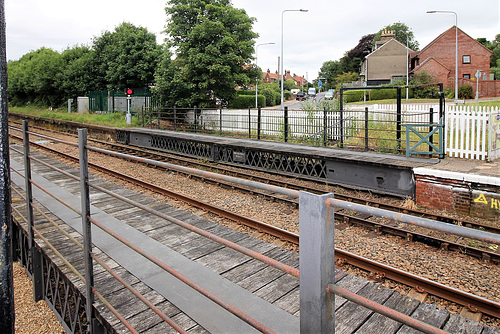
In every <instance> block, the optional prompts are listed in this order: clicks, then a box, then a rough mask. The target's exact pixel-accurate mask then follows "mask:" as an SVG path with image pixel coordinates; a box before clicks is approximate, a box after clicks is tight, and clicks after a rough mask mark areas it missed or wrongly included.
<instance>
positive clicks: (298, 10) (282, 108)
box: [280, 9, 308, 110]
mask: <svg viewBox="0 0 500 334" xmlns="http://www.w3.org/2000/svg"><path fill="white" fill-rule="evenodd" d="M285 12H308V10H307V9H285V10H284V11H282V12H281V68H280V71H281V110H284V109H285V108H284V106H283V14H285Z"/></svg>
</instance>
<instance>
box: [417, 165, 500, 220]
mask: <svg viewBox="0 0 500 334" xmlns="http://www.w3.org/2000/svg"><path fill="white" fill-rule="evenodd" d="M415 181H416V202H417V205H419V206H421V207H424V208H428V209H435V210H444V211H449V212H457V213H459V214H462V215H466V216H471V217H480V218H486V219H498V218H499V217H500V187H498V186H492V185H483V184H477V183H473V182H469V181H465V180H454V179H446V178H442V177H435V176H431V175H417V174H415Z"/></svg>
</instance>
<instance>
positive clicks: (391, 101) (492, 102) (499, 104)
mask: <svg viewBox="0 0 500 334" xmlns="http://www.w3.org/2000/svg"><path fill="white" fill-rule="evenodd" d="M467 101H470V102H467ZM396 102H397V100H396V99H387V100H377V101H366V103H365V102H350V103H348V104H354V105H356V104H395V103H396ZM438 102H439V101H438V100H437V99H409V100H408V101H406V99H403V100H402V101H401V103H403V104H406V103H410V104H411V103H438ZM445 103H446V104H453V99H446V101H445ZM465 105H466V106H478V105H479V106H486V107H489V106H491V107H499V108H500V97H498V98H495V100H488V101H480V102H479V103H476V102H475V101H474V100H466V103H465Z"/></svg>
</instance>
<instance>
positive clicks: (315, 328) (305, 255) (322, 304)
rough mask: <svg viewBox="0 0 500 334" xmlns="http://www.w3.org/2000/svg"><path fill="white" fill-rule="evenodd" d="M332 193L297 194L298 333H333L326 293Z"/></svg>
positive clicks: (330, 275)
mask: <svg viewBox="0 0 500 334" xmlns="http://www.w3.org/2000/svg"><path fill="white" fill-rule="evenodd" d="M328 198H333V194H324V195H316V194H311V193H308V192H305V191H301V192H300V195H299V207H300V210H299V229H300V240H299V247H300V260H299V263H300V332H301V333H335V295H334V294H331V293H329V292H327V291H326V287H327V286H328V284H333V283H334V281H335V254H334V249H335V224H334V220H333V219H334V217H333V215H334V210H333V208H331V207H329V206H328V205H327V204H326V200H327V199H328Z"/></svg>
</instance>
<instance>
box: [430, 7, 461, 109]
mask: <svg viewBox="0 0 500 334" xmlns="http://www.w3.org/2000/svg"><path fill="white" fill-rule="evenodd" d="M427 13H428V14H435V13H444V14H453V15H455V103H457V102H458V25H457V21H458V17H457V13H455V12H454V11H451V10H429V11H427Z"/></svg>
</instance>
